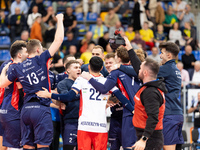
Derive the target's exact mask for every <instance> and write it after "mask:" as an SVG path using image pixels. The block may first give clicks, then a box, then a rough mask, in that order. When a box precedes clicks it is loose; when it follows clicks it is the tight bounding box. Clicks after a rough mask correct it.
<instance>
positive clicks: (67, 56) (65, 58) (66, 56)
mask: <svg viewBox="0 0 200 150" xmlns="http://www.w3.org/2000/svg"><path fill="white" fill-rule="evenodd" d="M69 57H74V56H73V55H65V57H64V58H63V64H65V62H66V61H67V58H69ZM74 58H75V57H74Z"/></svg>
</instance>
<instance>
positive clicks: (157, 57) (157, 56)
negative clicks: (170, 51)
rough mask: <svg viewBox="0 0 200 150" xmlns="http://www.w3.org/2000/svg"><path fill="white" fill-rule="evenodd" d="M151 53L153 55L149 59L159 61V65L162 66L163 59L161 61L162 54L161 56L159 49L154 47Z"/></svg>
mask: <svg viewBox="0 0 200 150" xmlns="http://www.w3.org/2000/svg"><path fill="white" fill-rule="evenodd" d="M151 51H152V55H149V56H148V57H149V58H151V59H153V60H155V61H157V62H158V64H160V62H161V59H160V54H159V50H158V48H157V47H153V48H152V50H151Z"/></svg>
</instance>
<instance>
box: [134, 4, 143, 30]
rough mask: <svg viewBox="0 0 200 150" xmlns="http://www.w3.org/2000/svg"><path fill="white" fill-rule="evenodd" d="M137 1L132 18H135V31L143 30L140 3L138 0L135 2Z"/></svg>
mask: <svg viewBox="0 0 200 150" xmlns="http://www.w3.org/2000/svg"><path fill="white" fill-rule="evenodd" d="M134 1H135V5H134V7H133V11H132V18H133V28H134V30H135V31H137V30H140V29H141V23H140V13H141V11H140V3H139V2H138V0H134Z"/></svg>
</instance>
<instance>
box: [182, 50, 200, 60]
mask: <svg viewBox="0 0 200 150" xmlns="http://www.w3.org/2000/svg"><path fill="white" fill-rule="evenodd" d="M183 54H185V51H180V52H179V53H178V60H182V55H183ZM192 54H193V55H194V57H195V58H196V60H200V52H199V51H195V50H193V51H192Z"/></svg>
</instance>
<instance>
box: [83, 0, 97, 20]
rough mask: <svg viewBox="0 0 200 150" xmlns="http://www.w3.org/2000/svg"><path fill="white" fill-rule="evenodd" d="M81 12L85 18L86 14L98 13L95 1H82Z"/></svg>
mask: <svg viewBox="0 0 200 150" xmlns="http://www.w3.org/2000/svg"><path fill="white" fill-rule="evenodd" d="M83 11H84V14H85V16H87V13H88V12H93V13H100V10H99V8H98V7H97V0H83Z"/></svg>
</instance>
